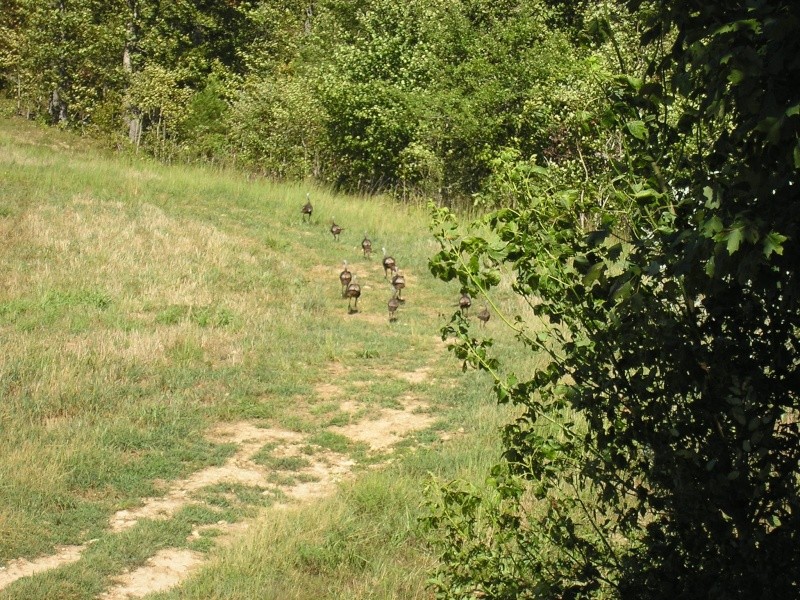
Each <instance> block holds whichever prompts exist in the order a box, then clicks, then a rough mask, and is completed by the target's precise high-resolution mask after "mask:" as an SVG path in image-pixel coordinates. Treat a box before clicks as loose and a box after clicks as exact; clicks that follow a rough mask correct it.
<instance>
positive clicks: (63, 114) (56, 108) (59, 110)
mask: <svg viewBox="0 0 800 600" xmlns="http://www.w3.org/2000/svg"><path fill="white" fill-rule="evenodd" d="M48 110H49V111H50V117H51V118H52V119H53V122H54V123H58V124H59V125H60V124H62V123H66V122H67V104H66V103H65V102H64V101H63V100H62V99H61V95H60V94H59V93H58V88H56V89H54V90H53V94H52V95H51V96H50V103H49V106H48Z"/></svg>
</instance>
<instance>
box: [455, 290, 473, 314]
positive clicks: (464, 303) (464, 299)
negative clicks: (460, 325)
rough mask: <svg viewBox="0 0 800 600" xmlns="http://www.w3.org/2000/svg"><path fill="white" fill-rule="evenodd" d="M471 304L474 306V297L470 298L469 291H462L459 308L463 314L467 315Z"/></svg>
mask: <svg viewBox="0 0 800 600" xmlns="http://www.w3.org/2000/svg"><path fill="white" fill-rule="evenodd" d="M470 306H472V298H470V296H469V293H468V292H461V298H459V300H458V308H460V309H461V314H462V315H464V316H466V315H467V312H468V311H469V307H470Z"/></svg>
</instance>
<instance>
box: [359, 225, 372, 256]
mask: <svg viewBox="0 0 800 600" xmlns="http://www.w3.org/2000/svg"><path fill="white" fill-rule="evenodd" d="M361 249H362V250H363V251H364V258H369V257H370V255H372V240H370V239H369V238H368V237H367V232H366V231H365V232H364V239H363V240H361Z"/></svg>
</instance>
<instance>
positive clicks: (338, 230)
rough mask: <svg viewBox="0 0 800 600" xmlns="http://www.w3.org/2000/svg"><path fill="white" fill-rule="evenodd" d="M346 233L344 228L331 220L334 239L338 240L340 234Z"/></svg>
mask: <svg viewBox="0 0 800 600" xmlns="http://www.w3.org/2000/svg"><path fill="white" fill-rule="evenodd" d="M343 231H344V227H340V226H339V225H337V224H336V221H334V220H333V219H331V233H332V234H333V239H335V240H338V239H339V234H340V233H342V232H343Z"/></svg>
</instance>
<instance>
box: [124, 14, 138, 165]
mask: <svg viewBox="0 0 800 600" xmlns="http://www.w3.org/2000/svg"><path fill="white" fill-rule="evenodd" d="M128 7H129V8H130V10H131V18H130V20H129V21H128V27H127V37H126V39H125V49H124V50H123V52H122V70H123V71H125V73H126V74H127V75H128V77H129V78H130V77H131V75H133V60H132V58H131V46H132V45H134V44H135V42H136V20H137V19H138V18H139V10H138V3H137V2H136V0H129V2H128ZM125 122H126V123H127V125H128V141H129V142H130V143H131V144H134V145H135V146H136V151H137V152H138V151H139V143H140V142H141V140H142V112H141V110H139V107H138V106H134V105H132V104H128V105H127V106H126V107H125Z"/></svg>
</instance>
